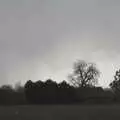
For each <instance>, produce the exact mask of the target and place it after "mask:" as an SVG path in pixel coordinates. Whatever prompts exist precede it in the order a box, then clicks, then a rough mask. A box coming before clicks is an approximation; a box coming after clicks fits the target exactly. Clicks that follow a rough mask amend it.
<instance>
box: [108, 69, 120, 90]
mask: <svg viewBox="0 0 120 120" xmlns="http://www.w3.org/2000/svg"><path fill="white" fill-rule="evenodd" d="M109 86H110V87H111V88H112V89H113V90H114V91H119V92H120V69H119V70H117V71H116V73H115V76H114V80H113V81H112V82H111V83H110V85H109Z"/></svg>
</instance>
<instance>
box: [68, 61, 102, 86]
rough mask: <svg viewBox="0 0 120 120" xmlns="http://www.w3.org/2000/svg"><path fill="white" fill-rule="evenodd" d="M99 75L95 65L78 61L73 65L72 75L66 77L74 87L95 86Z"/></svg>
mask: <svg viewBox="0 0 120 120" xmlns="http://www.w3.org/2000/svg"><path fill="white" fill-rule="evenodd" d="M99 73H100V72H99V70H98V69H97V68H96V65H95V64H93V63H87V62H85V61H84V60H78V61H77V62H75V63H74V67H73V73H72V74H70V75H69V76H68V77H69V82H70V84H72V85H73V86H75V87H88V86H95V85H96V84H97V82H98V77H99V75H100V74H99Z"/></svg>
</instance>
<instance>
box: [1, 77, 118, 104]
mask: <svg viewBox="0 0 120 120" xmlns="http://www.w3.org/2000/svg"><path fill="white" fill-rule="evenodd" d="M117 98H119V96H116V94H115V93H114V92H113V91H112V90H111V89H109V90H106V89H102V88H101V87H85V88H81V87H74V86H71V85H70V84H68V83H67V82H66V81H62V82H61V83H56V82H55V81H53V80H51V79H48V80H46V81H45V82H43V81H40V80H39V81H36V82H32V81H31V80H28V81H27V82H26V84H25V85H24V86H18V87H17V88H15V89H13V88H12V87H11V86H9V85H4V86H2V87H1V88H0V104H1V105H23V104H83V103H93V104H94V103H95V104H96V103H98V104H99V103H115V102H117V101H119V100H118V99H117Z"/></svg>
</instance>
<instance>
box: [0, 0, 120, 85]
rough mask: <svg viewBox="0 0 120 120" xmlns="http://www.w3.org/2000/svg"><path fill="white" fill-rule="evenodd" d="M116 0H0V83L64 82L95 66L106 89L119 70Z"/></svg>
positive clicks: (119, 8)
mask: <svg viewBox="0 0 120 120" xmlns="http://www.w3.org/2000/svg"><path fill="white" fill-rule="evenodd" d="M119 53H120V1H119V0H114V1H113V0H0V85H2V84H7V83H8V84H14V83H16V82H17V81H21V82H22V83H24V82H26V81H27V80H29V79H31V80H35V81H36V80H40V79H41V80H44V79H47V78H49V77H50V78H53V79H54V80H57V81H60V80H63V79H66V78H67V75H68V74H69V73H70V71H71V68H72V65H73V62H74V61H76V59H82V60H87V61H90V62H95V63H96V64H97V67H98V68H99V69H100V71H101V78H100V82H99V84H100V85H102V86H104V87H106V86H108V84H109V82H110V81H112V79H113V75H114V73H115V70H117V69H118V68H120V54H119Z"/></svg>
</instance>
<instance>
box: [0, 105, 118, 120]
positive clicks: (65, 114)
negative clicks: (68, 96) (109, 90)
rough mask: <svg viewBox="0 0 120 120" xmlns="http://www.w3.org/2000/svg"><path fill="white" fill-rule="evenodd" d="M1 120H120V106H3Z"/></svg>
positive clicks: (0, 110)
mask: <svg viewBox="0 0 120 120" xmlns="http://www.w3.org/2000/svg"><path fill="white" fill-rule="evenodd" d="M0 120H120V106H117V105H106V106H103V105H101V106H100V105H94V106H92V105H66V106H64V105H51V106H50V105H46V106H43V105H41V106H7V107H4V106H1V107H0Z"/></svg>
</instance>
